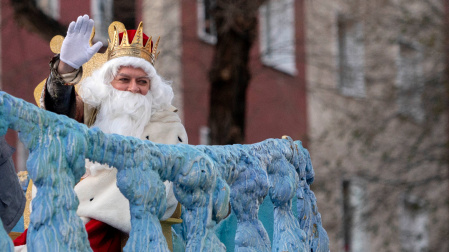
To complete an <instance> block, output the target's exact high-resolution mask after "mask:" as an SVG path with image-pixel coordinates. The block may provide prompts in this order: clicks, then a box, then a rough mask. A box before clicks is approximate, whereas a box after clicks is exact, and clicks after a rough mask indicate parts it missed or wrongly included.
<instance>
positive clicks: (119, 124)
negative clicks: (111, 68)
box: [92, 86, 152, 138]
mask: <svg viewBox="0 0 449 252" xmlns="http://www.w3.org/2000/svg"><path fill="white" fill-rule="evenodd" d="M108 89H109V92H110V93H109V96H108V97H106V98H105V99H104V100H103V101H102V102H101V104H100V109H99V111H98V114H97V118H96V120H95V123H94V124H93V125H92V126H93V127H98V128H100V129H101V130H102V131H103V132H105V133H115V134H120V135H124V136H133V137H137V138H141V137H142V133H143V130H144V128H145V126H146V125H147V124H148V122H149V121H150V118H151V100H152V96H151V93H150V92H148V94H147V95H145V96H144V95H141V94H133V93H131V92H128V91H119V90H117V89H115V88H113V87H112V86H109V87H108Z"/></svg>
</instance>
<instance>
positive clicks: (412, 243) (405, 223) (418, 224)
mask: <svg viewBox="0 0 449 252" xmlns="http://www.w3.org/2000/svg"><path fill="white" fill-rule="evenodd" d="M425 205H426V204H425V202H424V201H423V200H422V199H420V198H418V197H416V196H412V195H403V196H402V197H401V199H400V203H399V231H400V238H399V239H400V242H401V251H427V250H428V246H429V236H428V230H427V229H428V222H429V218H428V212H427V210H426V208H425Z"/></svg>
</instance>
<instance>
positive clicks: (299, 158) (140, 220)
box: [0, 92, 329, 252]
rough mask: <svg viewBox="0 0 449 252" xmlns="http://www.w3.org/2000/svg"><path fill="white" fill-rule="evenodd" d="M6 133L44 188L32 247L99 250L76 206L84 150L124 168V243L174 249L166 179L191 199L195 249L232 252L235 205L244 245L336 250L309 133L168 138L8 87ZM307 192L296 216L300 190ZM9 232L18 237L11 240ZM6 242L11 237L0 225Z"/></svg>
mask: <svg viewBox="0 0 449 252" xmlns="http://www.w3.org/2000/svg"><path fill="white" fill-rule="evenodd" d="M0 118H1V120H0V135H4V134H5V133H6V131H7V129H8V128H11V129H13V130H16V131H18V132H19V138H20V140H21V141H22V142H23V143H24V145H25V146H26V147H27V148H28V149H29V150H30V155H29V158H28V161H27V169H28V172H29V174H30V177H31V179H32V180H33V181H34V183H35V185H36V187H37V188H38V193H37V195H36V198H35V199H34V200H33V202H32V204H33V211H32V213H31V216H30V226H29V229H28V236H27V246H28V248H29V249H30V250H33V251H91V248H90V247H89V245H88V244H89V242H88V240H87V233H86V231H85V229H84V227H83V224H82V221H81V219H80V218H79V217H78V216H77V215H76V208H77V206H78V199H77V197H76V195H75V192H74V191H73V187H74V185H75V184H76V183H77V182H78V181H79V180H80V178H81V176H82V174H84V172H85V158H88V159H89V160H92V161H96V162H99V163H102V164H108V165H111V166H114V167H116V168H117V170H118V173H117V186H118V187H119V189H120V191H121V192H122V193H123V195H124V196H125V197H126V198H127V199H128V200H129V202H130V212H131V226H132V228H131V233H130V236H129V239H128V242H127V244H126V246H125V248H124V251H168V247H167V241H166V240H165V238H164V236H163V234H162V229H161V226H160V223H159V218H160V217H161V216H162V215H163V213H164V212H165V208H166V199H165V188H164V185H163V182H162V181H164V180H169V181H172V182H173V183H174V193H175V196H176V198H177V199H178V201H179V202H180V203H181V204H182V219H183V224H182V234H183V236H184V239H185V250H186V251H225V250H226V248H225V246H224V245H223V243H221V242H220V240H219V239H218V237H217V236H216V235H215V233H214V227H215V225H216V224H217V223H218V222H220V221H221V220H222V219H223V218H225V217H226V216H227V214H228V212H229V204H230V205H231V207H232V210H233V212H234V213H235V215H236V217H237V233H236V237H235V251H258V252H259V251H328V250H329V249H328V247H329V239H328V237H327V234H326V232H325V230H324V229H323V227H322V225H321V217H320V214H319V213H318V210H317V206H316V198H315V196H314V194H313V192H312V191H311V190H310V184H311V183H312V182H313V179H314V172H313V168H312V166H311V162H310V156H309V154H308V152H307V150H306V149H304V148H303V147H302V144H301V142H300V141H293V140H292V139H291V138H288V137H286V138H285V139H268V140H265V141H263V142H260V143H256V144H251V145H226V146H193V145H185V144H178V145H164V144H156V143H152V142H150V141H143V140H139V139H136V138H132V137H124V136H120V135H115V134H104V133H103V132H101V131H100V130H98V129H96V128H93V129H89V128H87V127H86V126H85V125H83V124H79V123H77V122H76V121H74V120H72V119H70V118H67V117H66V116H61V115H56V114H54V113H51V112H48V111H44V110H41V109H39V108H37V107H36V106H34V105H32V104H29V103H27V102H25V101H23V100H20V99H17V98H14V97H12V96H10V95H8V94H6V93H4V92H0ZM267 194H269V195H270V198H271V200H272V202H273V205H274V207H275V208H274V234H273V241H271V242H270V240H269V238H268V234H267V232H266V230H265V229H264V227H263V225H262V223H261V222H260V221H259V220H258V217H257V216H258V211H259V206H260V204H261V203H262V202H263V200H264V198H265V196H266V195H267ZM295 196H296V197H297V198H298V203H297V208H298V213H299V215H298V216H297V217H294V215H293V212H292V199H293V197H295ZM8 240H9V241H8ZM0 245H1V246H2V247H3V248H7V250H11V251H12V243H11V241H10V239H9V238H8V236H7V235H6V232H5V231H4V230H3V227H2V226H1V225H0Z"/></svg>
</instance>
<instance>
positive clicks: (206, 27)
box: [198, 0, 217, 44]
mask: <svg viewBox="0 0 449 252" xmlns="http://www.w3.org/2000/svg"><path fill="white" fill-rule="evenodd" d="M214 7H215V0H198V37H199V38H200V39H201V40H203V41H204V42H207V43H209V44H215V43H217V30H216V29H215V21H214V18H213V16H212V10H213V8H214Z"/></svg>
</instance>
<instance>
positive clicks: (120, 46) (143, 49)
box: [107, 21, 160, 66]
mask: <svg viewBox="0 0 449 252" xmlns="http://www.w3.org/2000/svg"><path fill="white" fill-rule="evenodd" d="M108 32H109V46H108V52H107V54H108V60H111V59H114V58H118V57H123V56H131V57H138V58H142V59H145V60H146V61H148V62H150V63H151V64H152V65H153V66H154V63H155V61H156V59H157V56H158V55H159V53H160V51H159V52H158V51H157V46H158V44H159V39H160V37H159V38H158V39H157V41H156V44H155V45H154V46H153V41H152V40H151V39H152V37H150V38H148V40H147V42H146V44H145V45H144V44H143V43H144V42H143V41H144V37H143V36H144V35H143V25H142V22H140V24H139V26H138V28H137V30H136V33H135V34H134V38H133V40H132V42H131V44H130V43H129V39H128V31H127V30H126V28H125V25H124V24H123V23H121V22H118V21H114V22H112V23H111V25H109V30H108ZM122 33H123V36H122V41H121V43H120V37H119V35H120V34H122Z"/></svg>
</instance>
